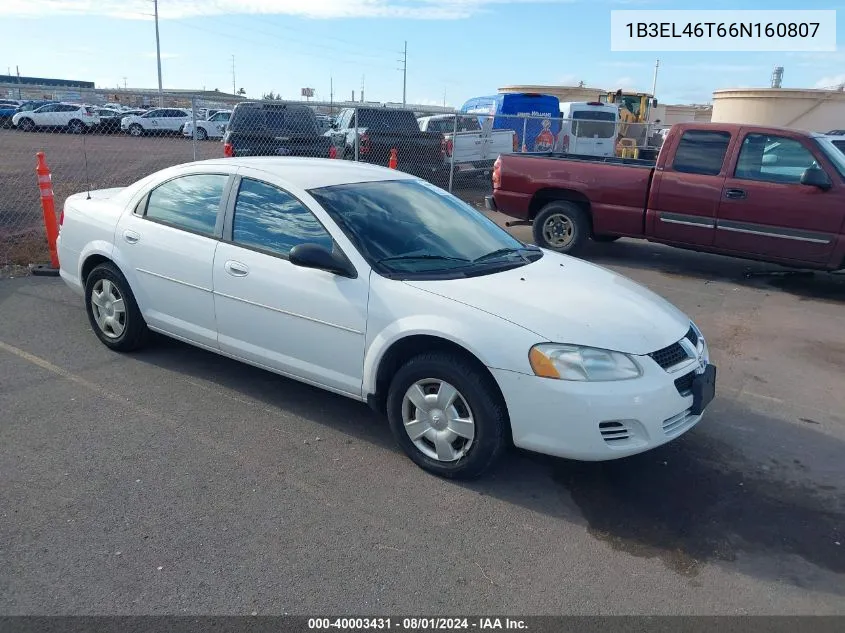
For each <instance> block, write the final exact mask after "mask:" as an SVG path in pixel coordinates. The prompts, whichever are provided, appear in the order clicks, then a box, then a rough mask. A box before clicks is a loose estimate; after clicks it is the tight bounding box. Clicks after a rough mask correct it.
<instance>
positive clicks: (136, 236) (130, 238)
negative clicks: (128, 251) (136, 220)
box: [123, 229, 141, 244]
mask: <svg viewBox="0 0 845 633" xmlns="http://www.w3.org/2000/svg"><path fill="white" fill-rule="evenodd" d="M123 239H124V240H126V242H127V243H128V244H137V243H138V242H139V241H140V240H141V234H140V233H137V232H135V231H132V230H130V229H126V230H125V231H124V232H123Z"/></svg>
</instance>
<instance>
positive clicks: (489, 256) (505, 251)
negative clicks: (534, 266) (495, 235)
mask: <svg viewBox="0 0 845 633" xmlns="http://www.w3.org/2000/svg"><path fill="white" fill-rule="evenodd" d="M535 250H537V249H534V248H499V249H496V250H495V251H492V252H490V253H487V254H486V255H482V256H481V257H476V258H475V259H474V260H472V263H473V264H477V263H478V262H483V261H487V260H489V259H495V258H496V257H501V256H503V255H514V254H516V255H519V256H520V257H521V258H522V259H523V260H525V261H526V262H527V261H529V260H528V258H527V257H526V256H525V251H535Z"/></svg>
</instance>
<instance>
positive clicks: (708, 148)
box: [672, 130, 731, 176]
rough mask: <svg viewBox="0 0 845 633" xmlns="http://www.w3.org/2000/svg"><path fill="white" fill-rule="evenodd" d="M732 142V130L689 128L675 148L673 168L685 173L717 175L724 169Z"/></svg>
mask: <svg viewBox="0 0 845 633" xmlns="http://www.w3.org/2000/svg"><path fill="white" fill-rule="evenodd" d="M730 142H731V134H730V132H721V131H716V130H713V131H710V130H687V131H686V132H684V133H683V136H681V140H680V143H678V148H677V149H676V150H675V159H674V160H673V162H672V169H673V170H674V171H679V172H682V173H685V174H702V175H705V176H717V175H718V174H719V172H721V171H722V164H723V163H724V162H725V155H726V154H727V153H728V145H730Z"/></svg>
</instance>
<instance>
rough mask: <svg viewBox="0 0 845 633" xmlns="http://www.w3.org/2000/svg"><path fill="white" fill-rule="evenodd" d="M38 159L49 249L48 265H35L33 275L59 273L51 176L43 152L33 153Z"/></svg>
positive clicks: (57, 226) (42, 207)
mask: <svg viewBox="0 0 845 633" xmlns="http://www.w3.org/2000/svg"><path fill="white" fill-rule="evenodd" d="M35 157H36V159H37V161H38V163H37V165H36V167H35V173H36V174H37V175H38V189H39V190H40V191H41V209H42V210H43V212H44V228H45V230H46V231H47V246H48V247H49V249H50V266H49V267H48V266H43V265H42V266H35V267H33V269H32V274H33V275H50V276H57V275H58V274H59V253H58V250H57V249H56V239H57V238H58V237H59V225H58V222H56V206H55V203H54V198H53V177H52V175H51V174H50V169H49V168H48V167H47V161H46V160H45V159H44V152H38V153H37V154H35Z"/></svg>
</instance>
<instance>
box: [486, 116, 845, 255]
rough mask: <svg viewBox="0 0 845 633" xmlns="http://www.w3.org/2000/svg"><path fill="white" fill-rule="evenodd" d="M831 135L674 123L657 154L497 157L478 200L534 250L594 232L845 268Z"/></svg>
mask: <svg viewBox="0 0 845 633" xmlns="http://www.w3.org/2000/svg"><path fill="white" fill-rule="evenodd" d="M835 141H836V139H835V138H831V137H829V136H826V135H823V134H814V133H809V132H801V131H798V130H790V129H785V128H772V127H763V126H752V125H736V124H733V125H732V124H715V123H710V124H694V123H681V124H678V125H675V126H673V127H672V128H671V130H670V131H669V134H668V135H667V137H666V141H665V142H664V143H663V147H662V148H661V149H660V154H659V155H658V157H657V161H656V162H654V161H645V160H636V159H622V158H615V157H613V158H609V157H596V156H580V155H574V154H555V153H551V152H544V153H533V154H528V153H526V154H502V155H501V156H500V157H499V158H498V159H497V161H496V164H495V166H494V168H493V195H492V196H488V197H487V199H486V201H487V207H488V208H490V209H495V210H498V211H501V212H502V213H505V214H507V215H510V216H512V217H515V218H518V219H519V220H521V222H519V223H520V224H532V225H533V231H534V240H535V242H536V243H537V244H538V245H539V246H543V247H545V248H550V249H553V250H556V251H558V252H561V253H567V254H574V253H577V252H578V250H579V249H580V248H581V247H582V246H583V245H584V244H585V243H586V242H587V240H588V239H590V238H592V239H594V240H596V241H601V242H611V241H613V240H615V239H616V238H618V237H623V236H624V237H636V238H642V239H647V240H649V241H651V242H660V243H663V244H669V245H671V246H676V247H679V248H686V249H690V250H696V251H702V252H710V253H720V254H723V255H730V256H733V257H743V258H746V259H756V260H760V261H768V262H775V263H779V264H783V265H786V266H794V267H800V268H816V269H822V270H838V269H841V268H845V155H843V153H842V152H841V151H840V149H839V148H837V146H836V145H835Z"/></svg>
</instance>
